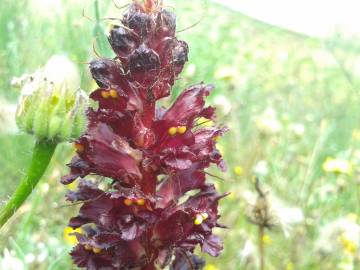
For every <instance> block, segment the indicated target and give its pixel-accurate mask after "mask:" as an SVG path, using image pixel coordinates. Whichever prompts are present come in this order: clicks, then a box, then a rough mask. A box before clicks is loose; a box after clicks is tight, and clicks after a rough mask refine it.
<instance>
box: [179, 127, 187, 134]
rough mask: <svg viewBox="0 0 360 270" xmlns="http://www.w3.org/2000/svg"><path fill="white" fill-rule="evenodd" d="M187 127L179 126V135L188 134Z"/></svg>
mask: <svg viewBox="0 0 360 270" xmlns="http://www.w3.org/2000/svg"><path fill="white" fill-rule="evenodd" d="M186 129H187V128H186V126H179V127H177V132H178V133H179V134H184V133H185V132H186Z"/></svg>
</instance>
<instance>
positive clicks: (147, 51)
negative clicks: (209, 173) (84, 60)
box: [62, 0, 226, 270]
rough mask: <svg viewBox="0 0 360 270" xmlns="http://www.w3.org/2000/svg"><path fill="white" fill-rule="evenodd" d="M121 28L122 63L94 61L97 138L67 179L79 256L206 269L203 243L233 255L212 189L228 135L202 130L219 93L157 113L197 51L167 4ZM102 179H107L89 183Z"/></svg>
mask: <svg viewBox="0 0 360 270" xmlns="http://www.w3.org/2000/svg"><path fill="white" fill-rule="evenodd" d="M121 23H122V25H121V26H114V27H113V28H112V29H111V31H110V34H109V42H110V44H111V46H112V48H113V50H114V52H115V53H116V55H117V56H116V58H115V59H98V60H94V61H92V62H91V63H90V70H91V73H92V76H93V78H94V79H95V80H96V82H97V84H98V85H99V89H97V90H95V91H94V92H93V93H92V94H91V96H90V97H91V98H92V99H93V100H95V101H96V102H97V106H96V107H92V108H90V109H89V110H88V120H89V124H88V128H87V131H86V133H85V134H84V135H83V136H81V137H80V138H79V139H78V140H77V141H76V143H75V147H76V150H77V155H76V156H75V157H74V158H73V159H72V161H71V163H70V164H69V167H70V168H71V172H70V174H69V175H67V176H64V177H63V178H62V182H63V183H64V184H69V183H71V182H73V181H74V180H76V179H78V178H80V180H79V185H78V190H77V191H71V192H69V193H68V195H67V199H68V200H69V201H71V202H80V203H82V206H81V208H80V211H79V214H78V216H76V217H74V218H72V219H71V220H70V226H71V227H73V228H79V227H82V228H83V229H84V231H85V233H83V234H77V238H78V240H79V243H78V245H77V246H76V247H75V248H74V249H73V251H72V252H71V255H72V257H73V260H74V262H75V263H76V265H78V266H79V267H83V268H86V269H93V270H95V269H109V270H110V269H139V270H154V269H156V267H160V268H163V267H165V266H166V265H169V264H170V265H171V269H173V270H186V269H201V268H202V266H203V264H204V262H203V261H202V260H200V259H199V258H197V257H195V256H194V255H193V254H192V253H193V252H194V249H195V247H196V246H197V245H198V244H199V245H200V246H201V248H202V251H203V252H206V253H208V254H210V255H212V256H217V255H218V254H219V253H220V251H221V250H222V248H223V247H222V243H221V241H220V239H219V238H218V237H217V236H215V235H213V234H212V230H213V228H214V227H221V225H219V224H218V223H217V220H218V218H219V214H218V201H219V199H221V198H222V197H223V196H224V195H219V194H218V193H217V192H216V190H215V187H214V185H212V184H208V183H206V182H205V175H206V173H205V171H204V170H205V169H206V168H207V167H208V166H210V164H211V163H215V164H217V165H218V166H219V167H220V168H222V169H224V164H223V161H222V159H221V155H220V153H219V152H218V150H217V149H216V139H217V138H218V137H219V136H220V135H222V134H223V133H224V132H225V131H226V129H225V128H219V127H215V126H213V127H203V126H202V125H201V123H199V119H200V118H201V119H209V121H210V120H213V118H214V111H215V110H214V108H212V107H206V106H205V100H204V98H205V96H207V95H209V93H210V91H211V90H212V89H213V86H211V85H205V84H199V85H195V86H192V87H189V88H188V89H186V90H185V91H183V92H182V94H180V96H179V97H178V98H177V99H176V101H175V102H174V103H173V105H172V106H171V107H170V108H168V109H165V108H162V107H156V102H157V100H159V99H160V98H163V97H166V96H169V94H170V89H171V87H172V86H173V84H174V82H175V80H176V78H177V76H178V75H179V73H180V72H181V71H182V69H183V66H184V64H185V62H186V61H187V59H188V58H187V55H188V46H187V44H186V43H185V42H184V41H180V40H178V39H177V38H176V37H175V33H176V19H175V16H174V14H172V13H171V12H169V11H167V10H165V9H163V8H162V7H161V5H160V4H159V3H158V2H157V1H153V0H152V1H150V0H147V1H144V3H139V2H137V1H134V2H133V3H132V4H131V6H130V7H129V9H128V11H127V12H126V13H125V15H124V17H123V19H122V20H121ZM94 175H95V176H97V179H98V180H97V181H90V180H86V179H85V178H86V177H87V178H89V177H90V176H91V177H90V178H94V177H93V176H94ZM109 180H110V181H109ZM105 181H107V183H108V185H107V187H106V188H104V187H102V188H100V186H104V185H102V184H101V185H99V184H100V183H103V182H105ZM189 191H192V194H193V195H191V196H185V195H188V193H187V192H189ZM184 197H185V199H184ZM186 198H187V199H186Z"/></svg>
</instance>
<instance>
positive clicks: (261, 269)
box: [259, 226, 265, 270]
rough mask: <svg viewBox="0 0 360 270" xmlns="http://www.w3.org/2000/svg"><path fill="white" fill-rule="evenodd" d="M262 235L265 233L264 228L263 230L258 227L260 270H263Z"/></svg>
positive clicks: (263, 251)
mask: <svg viewBox="0 0 360 270" xmlns="http://www.w3.org/2000/svg"><path fill="white" fill-rule="evenodd" d="M264 233H265V228H264V227H263V226H259V260H260V270H265V246H264Z"/></svg>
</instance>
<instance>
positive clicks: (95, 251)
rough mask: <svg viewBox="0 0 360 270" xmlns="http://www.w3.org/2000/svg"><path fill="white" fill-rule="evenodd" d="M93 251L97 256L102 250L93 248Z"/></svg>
mask: <svg viewBox="0 0 360 270" xmlns="http://www.w3.org/2000/svg"><path fill="white" fill-rule="evenodd" d="M92 251H93V252H94V253H95V254H99V253H100V252H101V248H95V247H94V248H93V249H92Z"/></svg>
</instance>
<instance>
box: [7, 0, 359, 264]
mask: <svg viewBox="0 0 360 270" xmlns="http://www.w3.org/2000/svg"><path fill="white" fill-rule="evenodd" d="M43 2H44V1H42V0H32V1H26V0H18V1H13V0H2V1H1V4H0V6H1V10H0V98H1V99H2V100H6V102H12V103H15V102H16V100H17V97H18V94H19V93H18V92H17V91H16V90H15V89H13V88H11V86H10V81H11V78H12V77H14V76H20V75H21V74H23V73H27V72H28V73H30V72H32V71H34V70H35V69H36V68H37V67H39V66H41V65H44V64H45V63H46V61H47V59H48V58H50V57H51V56H52V55H54V54H66V55H68V56H69V57H70V59H72V60H73V61H74V62H75V63H77V64H78V67H79V69H80V72H81V76H82V88H83V89H86V90H87V91H91V90H92V89H93V88H94V85H93V83H92V81H91V79H90V76H89V73H88V71H87V66H86V64H84V63H85V62H87V61H89V59H92V58H94V57H95V55H94V52H93V49H92V47H93V46H92V44H93V43H94V38H93V28H94V22H93V21H91V20H89V19H87V18H85V17H84V16H82V14H83V10H84V11H85V14H86V15H87V16H89V17H94V16H93V13H94V10H93V7H92V1H90V0H88V1H80V0H76V1H74V0H71V1H70V0H63V1H59V2H61V8H60V9H59V10H57V11H54V10H49V9H46V5H44V3H43ZM120 2H121V1H120ZM123 2H124V1H123ZM167 4H168V5H169V6H170V8H173V7H174V8H175V11H176V13H177V14H178V29H185V28H188V27H189V26H192V25H194V24H195V26H194V27H191V28H190V29H187V30H186V31H182V32H180V33H179V37H180V38H181V39H184V40H186V41H187V42H188V44H189V46H190V55H189V63H188V64H187V66H186V68H185V71H184V72H183V75H182V76H181V79H180V80H179V81H178V82H177V85H176V87H175V88H174V93H175V94H176V93H178V92H179V91H180V90H181V89H183V88H184V87H185V86H186V85H189V84H192V83H196V82H200V81H205V82H214V83H215V84H216V91H215V92H214V93H213V94H212V96H211V97H210V101H209V102H210V103H212V102H215V101H216V98H217V97H218V96H224V97H226V98H227V99H228V100H229V101H230V103H231V108H232V110H231V113H230V114H228V115H221V112H220V117H219V121H221V122H225V123H226V124H227V125H228V126H229V127H230V128H231V130H230V132H229V133H228V134H227V135H226V136H225V137H224V138H223V139H222V140H221V141H220V142H219V145H220V148H221V149H222V151H223V153H224V156H225V160H226V161H227V163H228V167H229V170H228V172H227V173H225V174H223V175H222V177H223V178H224V179H225V181H218V180H215V179H211V181H216V183H217V185H218V186H219V189H220V190H221V191H231V192H232V195H231V196H229V197H228V198H227V199H225V200H224V201H223V202H222V205H221V209H222V210H221V211H222V213H223V218H222V223H224V224H226V225H227V226H228V227H229V229H228V230H226V231H219V234H221V235H222V238H223V239H224V240H225V250H224V252H223V254H222V255H221V256H220V257H219V258H216V259H213V258H207V259H208V262H209V263H210V264H211V265H214V267H217V268H218V269H255V266H253V265H252V264H249V265H246V264H245V263H242V260H241V251H242V250H243V247H244V244H245V242H246V240H252V241H253V242H255V243H256V241H257V228H256V226H254V225H253V224H251V223H249V222H248V219H247V218H246V216H245V214H244V209H245V203H244V201H243V200H242V197H241V193H242V192H243V191H244V190H245V189H249V188H252V184H251V181H250V179H251V178H252V177H253V176H254V174H255V173H254V167H256V164H258V162H259V161H263V163H264V162H266V164H267V172H266V173H264V175H261V181H262V182H263V183H264V184H266V185H267V186H269V187H270V188H271V190H272V191H273V192H274V193H275V194H277V195H278V196H279V197H280V198H281V199H282V200H283V201H285V202H286V203H288V204H289V205H293V206H296V207H300V208H301V209H302V211H303V212H304V214H305V220H304V222H302V223H301V224H299V225H298V226H296V228H294V230H293V232H292V233H291V235H290V236H289V237H288V238H287V237H285V236H284V234H283V233H282V232H281V230H280V229H274V230H272V231H270V232H268V235H269V237H270V238H271V243H268V244H267V245H266V262H267V268H266V269H277V270H278V269H288V270H291V269H329V270H330V269H338V268H336V267H337V265H338V263H339V262H340V261H341V260H342V257H341V256H340V254H337V255H334V256H330V257H326V259H322V258H321V257H319V256H316V255H314V245H315V241H316V239H317V237H318V235H319V230H320V228H321V226H322V225H324V224H326V223H328V222H330V221H332V220H334V219H336V218H339V217H343V216H346V215H348V214H349V213H356V214H360V209H359V206H360V205H359V200H360V197H359V180H360V179H359V174H358V169H357V168H356V164H358V163H359V158H360V155H358V154H359V152H357V149H359V146H360V138H359V136H356V134H358V133H357V132H358V130H359V128H360V126H359V123H360V122H359V120H360V119H359V118H360V113H359V112H360V106H359V98H360V97H359V83H360V77H359V74H360V73H359V72H360V42H359V41H358V40H356V39H352V40H351V41H349V40H346V39H344V38H343V37H342V36H341V35H340V34H337V35H334V37H333V38H330V39H328V40H317V39H314V38H309V37H306V36H302V35H298V34H294V33H291V32H288V31H286V30H283V29H279V28H276V27H273V26H269V25H266V24H264V23H261V22H258V21H256V20H253V19H251V18H248V17H246V16H244V15H242V14H239V13H237V12H233V11H230V10H228V9H225V8H223V7H221V6H219V5H216V4H212V3H210V2H208V1H200V0H196V1H175V2H174V1H172V2H170V1H169V2H167ZM101 14H102V16H103V17H112V16H117V17H120V16H121V14H122V11H121V10H118V9H116V8H115V6H114V4H113V3H112V1H110V0H109V1H102V3H101ZM106 24H107V21H104V26H106ZM269 108H271V110H272V111H273V113H274V117H275V118H276V120H277V122H278V124H280V126H281V130H280V131H279V132H273V133H271V132H270V133H271V134H264V132H263V131H262V130H260V129H259V127H258V126H257V125H256V123H257V120H258V119H259V118H260V117H262V115H263V114H264V111H266V110H267V109H269ZM295 124H296V125H301V126H302V127H303V128H304V132H303V134H295V133H294V132H293V127H294V125H295ZM2 128H3V129H4V127H1V126H0V153H1V154H0V179H1V183H2V184H1V186H0V200H1V201H6V199H7V198H8V196H9V195H10V194H11V193H12V191H13V190H14V189H15V187H16V184H17V182H18V181H19V179H20V177H21V175H22V174H23V173H24V170H25V168H26V166H27V164H28V162H29V159H30V157H31V149H32V145H33V143H34V142H33V138H32V137H31V136H28V135H24V134H7V133H4V132H1V130H2ZM354 134H355V135H354ZM72 153H73V150H72V149H71V146H69V145H67V144H63V145H61V147H59V148H58V149H57V151H56V155H55V158H54V159H53V161H52V164H51V168H49V169H48V171H47V174H46V176H45V177H44V178H43V180H42V181H41V183H40V185H39V188H38V189H37V190H36V191H35V192H34V193H33V194H32V196H31V197H30V198H29V200H28V201H27V203H26V204H25V205H24V206H23V207H22V208H21V209H20V210H19V212H18V213H17V214H16V216H15V217H14V218H13V219H12V220H11V221H10V222H9V224H8V225H7V226H6V227H5V228H4V229H3V230H2V231H1V234H0V253H1V252H3V250H4V249H5V248H7V249H9V250H12V251H13V252H14V254H15V255H16V257H18V258H19V259H20V260H22V261H23V262H24V265H26V267H25V268H24V269H29V270H32V269H39V270H42V269H52V270H54V269H59V270H60V269H74V267H73V266H72V264H71V262H70V259H69V257H68V256H67V252H68V250H70V248H71V246H69V245H68V244H67V243H66V241H65V240H64V237H63V229H64V226H66V224H67V220H68V218H69V217H70V216H71V215H72V214H73V213H74V212H76V210H77V209H75V208H74V207H64V205H65V201H64V198H63V197H64V194H65V192H66V188H65V187H64V186H62V185H61V184H60V183H59V182H58V180H59V178H60V176H61V175H63V174H64V173H65V172H66V170H67V169H66V167H65V165H64V163H65V162H64V161H69V160H70V158H71V155H72ZM327 157H338V158H343V159H345V160H347V161H349V162H352V163H353V164H354V168H355V169H354V170H353V172H352V173H351V174H331V173H327V172H324V171H323V170H322V164H323V162H324V160H325V159H326V158H327ZM235 166H241V167H242V173H241V174H240V175H239V174H235V173H234V170H233V168H234V167H235ZM213 172H214V173H216V174H217V175H219V172H217V171H216V169H213ZM327 186H332V187H334V188H335V190H336V191H335V192H332V193H331V192H330V193H329V194H326V196H325V197H324V198H323V197H321V196H319V194H321V192H322V190H323V188H324V187H327ZM334 241H335V240H334ZM354 256H355V260H354V264H355V266H354V267H355V268H354V269H360V266H359V265H358V264H357V260H358V259H357V257H358V254H357V253H356V254H355V255H354ZM291 267H293V268H291ZM9 269H10V268H9ZM339 269H340V268H339ZM4 270H6V269H4Z"/></svg>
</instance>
